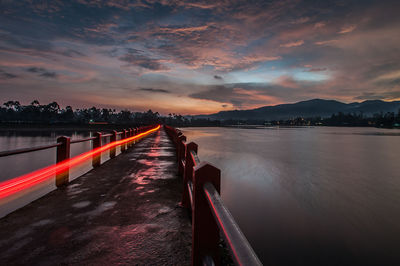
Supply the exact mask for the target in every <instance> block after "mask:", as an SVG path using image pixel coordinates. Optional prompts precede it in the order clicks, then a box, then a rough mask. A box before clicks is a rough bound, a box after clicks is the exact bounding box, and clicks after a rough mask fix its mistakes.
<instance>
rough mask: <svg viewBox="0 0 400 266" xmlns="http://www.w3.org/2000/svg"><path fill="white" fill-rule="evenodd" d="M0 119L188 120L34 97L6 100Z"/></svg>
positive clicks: (175, 122)
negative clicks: (23, 101)
mask: <svg viewBox="0 0 400 266" xmlns="http://www.w3.org/2000/svg"><path fill="white" fill-rule="evenodd" d="M0 123H6V124H10V123H12V124H46V125H59V124H74V125H87V124H115V125H128V124H129V125H138V126H139V125H151V124H156V123H168V124H171V125H184V124H187V121H185V119H184V117H183V116H181V115H177V114H169V115H168V116H161V115H160V114H159V113H158V112H153V111H151V110H148V111H147V112H131V111H129V110H121V111H116V110H115V109H109V108H96V107H91V108H82V109H75V110H74V109H73V108H72V107H71V106H67V107H65V108H60V105H59V104H58V103H57V102H52V103H49V104H40V103H39V101H37V100H35V101H33V102H31V104H29V105H21V104H20V103H19V102H18V101H8V102H5V103H4V104H3V105H2V106H1V107H0Z"/></svg>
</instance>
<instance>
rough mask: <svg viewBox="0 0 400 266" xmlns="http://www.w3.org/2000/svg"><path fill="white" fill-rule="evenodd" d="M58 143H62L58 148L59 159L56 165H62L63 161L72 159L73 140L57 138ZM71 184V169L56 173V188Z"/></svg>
mask: <svg viewBox="0 0 400 266" xmlns="http://www.w3.org/2000/svg"><path fill="white" fill-rule="evenodd" d="M57 142H58V143H61V145H60V146H57V158H56V163H60V162H62V161H65V160H68V159H69V157H70V150H71V139H70V138H69V137H65V136H62V137H59V138H57ZM68 182H69V168H68V169H66V170H64V171H62V172H57V173H56V186H57V187H62V186H64V185H66V184H68Z"/></svg>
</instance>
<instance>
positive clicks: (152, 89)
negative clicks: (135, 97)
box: [138, 88, 171, 93]
mask: <svg viewBox="0 0 400 266" xmlns="http://www.w3.org/2000/svg"><path fill="white" fill-rule="evenodd" d="M138 90H139V91H145V92H152V93H171V92H170V91H169V90H165V89H154V88H139V89H138Z"/></svg>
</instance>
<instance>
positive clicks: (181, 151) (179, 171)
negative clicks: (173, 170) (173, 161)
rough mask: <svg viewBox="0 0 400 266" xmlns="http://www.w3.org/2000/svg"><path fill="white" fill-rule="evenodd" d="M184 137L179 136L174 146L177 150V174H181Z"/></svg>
mask: <svg viewBox="0 0 400 266" xmlns="http://www.w3.org/2000/svg"><path fill="white" fill-rule="evenodd" d="M185 142H186V137H185V136H180V137H179V139H178V145H177V146H176V149H177V150H178V156H177V158H178V174H179V175H183V164H182V160H183V159H184V158H185V156H186V145H185Z"/></svg>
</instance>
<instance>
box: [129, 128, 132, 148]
mask: <svg viewBox="0 0 400 266" xmlns="http://www.w3.org/2000/svg"><path fill="white" fill-rule="evenodd" d="M128 135H129V136H128V138H130V137H132V136H133V135H132V128H129V133H128ZM131 147H132V140H131V141H129V142H128V148H131Z"/></svg>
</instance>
